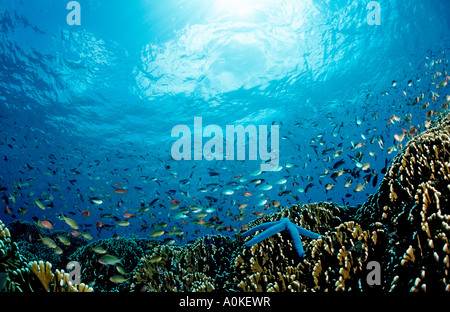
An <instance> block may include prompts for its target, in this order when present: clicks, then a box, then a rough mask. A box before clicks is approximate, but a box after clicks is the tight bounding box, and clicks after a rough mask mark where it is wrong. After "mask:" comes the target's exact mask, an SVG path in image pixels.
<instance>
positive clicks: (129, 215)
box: [123, 213, 135, 218]
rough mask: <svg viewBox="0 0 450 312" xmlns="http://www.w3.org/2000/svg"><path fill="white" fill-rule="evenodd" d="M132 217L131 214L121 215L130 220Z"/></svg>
mask: <svg viewBox="0 0 450 312" xmlns="http://www.w3.org/2000/svg"><path fill="white" fill-rule="evenodd" d="M134 216H135V215H134V214H132V213H126V214H124V215H123V217H124V218H131V217H134Z"/></svg>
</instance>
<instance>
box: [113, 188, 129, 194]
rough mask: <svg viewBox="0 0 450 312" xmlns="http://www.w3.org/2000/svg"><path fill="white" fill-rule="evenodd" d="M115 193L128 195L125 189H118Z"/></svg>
mask: <svg viewBox="0 0 450 312" xmlns="http://www.w3.org/2000/svg"><path fill="white" fill-rule="evenodd" d="M114 192H115V193H117V194H126V193H128V191H127V190H125V189H123V188H116V189H115V190H114Z"/></svg>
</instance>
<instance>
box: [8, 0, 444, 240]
mask: <svg viewBox="0 0 450 312" xmlns="http://www.w3.org/2000/svg"><path fill="white" fill-rule="evenodd" d="M68 2H69V1H66V2H65V1H50V0H36V1H18V0H13V1H6V0H0V27H1V31H0V65H1V70H0V122H1V130H0V131H1V135H0V154H1V155H2V159H0V163H1V166H0V187H1V191H0V195H1V196H2V201H1V203H0V205H1V207H0V208H1V209H0V219H1V220H3V221H5V222H6V223H8V222H9V221H12V220H15V219H23V220H28V221H30V222H34V223H36V222H37V220H39V221H44V220H48V221H50V222H51V223H52V224H53V228H54V230H66V231H68V232H69V231H71V230H72V228H70V227H69V226H68V224H66V223H65V222H64V220H62V219H61V213H63V214H64V215H65V216H67V217H71V218H73V219H74V220H75V221H76V222H77V224H78V225H79V229H78V231H79V232H89V233H90V234H91V235H92V236H93V237H94V239H97V238H109V237H112V236H114V235H116V236H121V237H132V236H135V237H148V236H149V234H151V233H152V232H153V231H154V230H155V229H163V230H164V231H165V233H164V234H163V235H162V236H160V237H159V238H158V239H160V240H164V239H167V238H174V239H175V240H176V242H177V243H179V244H183V243H185V242H187V241H189V240H193V239H195V238H197V237H200V236H203V235H206V234H223V235H233V234H234V233H236V232H238V231H240V230H241V228H242V226H245V225H246V224H247V223H248V222H250V221H251V220H253V219H255V218H256V217H257V216H258V215H261V214H263V213H266V214H268V213H271V212H275V211H278V210H279V209H280V208H281V207H286V206H291V205H293V204H306V203H313V202H320V201H332V202H336V203H337V204H339V205H348V206H352V207H356V206H357V205H358V204H361V203H363V202H364V201H365V200H366V199H367V196H368V195H369V194H373V193H374V192H375V191H376V189H377V187H378V184H379V183H380V181H381V180H382V178H383V173H384V170H385V168H386V166H387V165H389V163H390V161H391V160H392V158H393V157H394V156H395V155H396V154H397V153H398V150H399V149H401V146H398V143H399V142H398V141H396V140H395V139H394V134H398V135H400V134H402V131H403V130H402V128H403V129H406V130H408V129H409V127H410V126H413V127H414V128H416V129H418V130H420V131H423V130H425V126H424V122H425V121H427V118H426V114H427V112H429V111H430V110H434V109H435V110H438V111H439V110H440V107H441V104H442V102H443V100H444V98H445V94H446V93H445V90H444V91H442V93H441V96H440V97H439V99H438V100H437V101H436V102H433V101H432V100H431V99H430V98H429V96H430V91H434V92H435V91H436V89H435V87H434V83H436V82H438V81H439V80H444V79H445V75H444V76H443V77H440V78H439V77H438V78H436V76H434V77H433V75H435V74H436V73H437V72H441V73H444V71H445V70H448V54H449V41H448V38H449V37H448V33H449V31H450V25H449V22H448V21H449V19H448V15H447V14H445V13H446V12H449V11H450V10H449V4H448V2H447V1H443V0H441V1H431V0H430V1H424V0H423V1H379V4H380V11H379V16H380V25H369V23H368V22H367V15H368V13H370V12H371V10H368V9H367V8H366V5H367V3H369V1H344V0H342V1H333V0H331V1H317V0H303V1H287V0H286V1H281V0H280V1H276V0H264V1H262V0H260V1H256V0H240V1H235V0H233V1H225V0H212V1H206V0H195V1H193V0H189V1H188V0H186V1H179V0H178V1H175V0H166V1H156V0H147V1H128V2H125V1H107V2H106V1H87V0H82V1H79V3H80V6H81V11H80V23H81V24H80V25H68V23H67V19H66V18H67V15H68V14H69V13H70V12H71V10H70V9H69V10H68V9H67V8H66V5H67V3H68ZM394 80H395V81H396V84H395V86H394V84H393V81H394ZM403 91H404V92H405V93H403ZM447 92H448V91H447ZM421 93H424V95H425V98H424V99H423V100H421V102H420V103H419V104H418V105H412V104H413V103H414V98H415V97H416V96H420V94H421ZM427 101H428V102H429V103H430V106H429V107H428V108H425V109H423V108H422V107H423V104H424V103H425V102H427ZM409 114H411V115H410V118H408V117H409ZM392 115H395V116H397V117H399V118H400V121H395V122H394V123H388V122H389V120H390V117H391V116H392ZM194 117H202V121H203V127H204V128H205V127H206V126H207V125H218V126H219V127H220V128H221V129H223V131H225V129H226V126H227V125H244V126H247V125H255V126H257V127H258V126H261V125H266V126H268V127H269V128H270V126H271V125H279V129H280V133H279V167H278V168H277V169H279V170H278V171H274V172H262V173H261V174H259V175H256V174H255V175H252V174H253V173H255V172H256V171H257V170H258V169H259V168H260V164H261V159H260V158H258V159H257V160H250V159H249V157H248V154H247V158H246V159H245V160H242V161H237V160H221V161H220V160H212V161H208V160H205V159H204V158H203V160H180V161H175V160H173V159H172V155H171V148H172V145H173V144H174V142H175V141H176V140H177V138H174V137H172V136H171V131H172V129H173V127H175V126H176V125H187V126H188V127H189V128H190V130H191V131H193V130H194ZM380 140H381V141H382V142H383V149H382V148H380V145H379V144H378V142H379V141H380ZM407 140H408V138H405V139H404V141H403V142H402V144H403V145H404V144H405V143H406V142H407ZM206 141H208V139H207V138H204V139H203V144H204V143H206ZM247 143H248V142H247ZM358 143H364V145H362V144H361V145H362V146H360V147H359V148H357V145H358ZM393 147H395V148H393ZM389 148H391V149H390V152H389V153H388V150H389ZM337 151H342V153H341V154H340V155H338V156H337V157H335V156H336V155H335V153H336V152H337ZM247 152H248V151H247ZM371 154H372V155H371ZM341 160H343V164H342V165H341V166H336V169H334V168H333V166H334V165H335V164H336V163H337V162H338V161H341ZM358 163H359V164H358ZM366 163H369V164H370V168H369V169H368V170H366V171H363V170H362V169H361V168H360V166H361V165H362V164H366ZM341 169H343V170H344V171H343V172H341V175H340V176H338V177H335V178H334V179H333V178H332V177H331V175H332V173H333V172H334V171H339V170H341ZM255 179H261V180H262V181H261V183H260V184H256V182H255V181H254V180H255ZM280 179H286V182H285V183H284V184H276V182H277V181H279V180H280ZM349 179H351V180H352V182H351V185H350V186H347V187H346V186H345V182H346V181H348V180H349ZM252 181H253V182H252ZM327 184H330V185H331V184H334V186H333V187H331V186H330V189H328V190H327V189H326V185H327ZM359 184H361V185H364V186H365V188H364V189H363V190H362V191H358V192H357V191H355V188H356V187H357V186H358V185H359ZM265 185H271V186H272V188H271V189H268V190H262V189H261V187H262V186H265ZM308 185H309V186H308ZM116 188H123V189H126V190H127V193H126V194H119V193H116V192H115V189H116ZM226 190H228V191H230V190H231V191H233V194H231V195H227V194H224V193H223V192H224V191H226ZM246 192H248V193H250V194H251V196H246V195H245V193H246ZM247 195H248V194H247ZM92 197H98V198H100V199H102V200H103V203H102V204H101V205H95V204H92V203H90V201H89V198H92ZM36 199H38V200H40V201H41V202H42V203H43V204H44V205H45V206H46V207H45V208H46V209H45V210H42V209H40V208H39V207H38V206H37V204H36V202H35V200H36ZM174 200H176V201H179V204H178V208H175V207H174V206H173V205H174V204H173V203H171V202H172V201H174ZM261 200H267V202H266V203H264V204H261V205H258V204H259V203H260V202H261ZM274 201H278V202H279V204H280V206H278V207H275V206H277V205H274ZM152 202H153V204H152V205H150V204H151V203H152ZM175 203H176V202H175ZM245 204H246V205H247V206H246V207H243V206H242V205H245ZM268 204H270V205H269V206H268ZM190 206H191V207H190ZM192 206H199V207H200V208H201V210H199V209H197V210H194V211H193V209H192ZM146 207H148V209H144V208H146ZM172 208H173V209H172ZM208 208H213V210H214V211H208V212H206V209H208ZM183 209H186V210H188V212H184V213H182V215H183V216H184V218H176V217H175V216H176V215H177V213H180V212H181V211H182V210H183ZM82 211H88V212H89V216H83V214H82ZM199 212H203V213H206V216H204V217H198V216H197V214H198V213H199ZM125 213H131V214H134V215H135V216H134V217H130V218H129V219H128V221H129V225H128V226H119V225H117V223H118V222H119V221H123V220H126V218H124V217H123V215H124V214H125ZM85 214H86V213H85ZM107 214H109V215H107ZM198 220H201V221H200V222H198ZM97 222H101V223H102V226H98V223H97ZM202 223H204V224H202ZM166 224H167V225H166ZM173 227H176V229H178V230H181V231H182V232H183V234H181V235H176V234H173V233H170V231H171V230H174V228H173ZM155 239H156V238H155Z"/></svg>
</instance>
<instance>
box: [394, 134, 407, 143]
mask: <svg viewBox="0 0 450 312" xmlns="http://www.w3.org/2000/svg"><path fill="white" fill-rule="evenodd" d="M404 137H405V134H404V133H403V134H402V135H398V134H394V138H395V139H396V140H397V141H398V142H401V141H403V138H404Z"/></svg>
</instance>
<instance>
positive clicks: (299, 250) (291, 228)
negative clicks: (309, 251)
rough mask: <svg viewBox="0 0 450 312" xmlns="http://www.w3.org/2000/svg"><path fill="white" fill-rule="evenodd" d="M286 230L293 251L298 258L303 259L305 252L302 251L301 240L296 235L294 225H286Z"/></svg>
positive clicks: (296, 230) (296, 231)
mask: <svg viewBox="0 0 450 312" xmlns="http://www.w3.org/2000/svg"><path fill="white" fill-rule="evenodd" d="M287 230H288V231H289V234H291V238H292V242H293V243H294V248H295V250H296V251H297V253H298V255H299V256H300V258H303V257H304V256H305V252H304V251H303V245H302V240H301V238H300V235H299V233H298V229H297V228H296V227H295V224H292V223H289V224H288V225H287Z"/></svg>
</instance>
